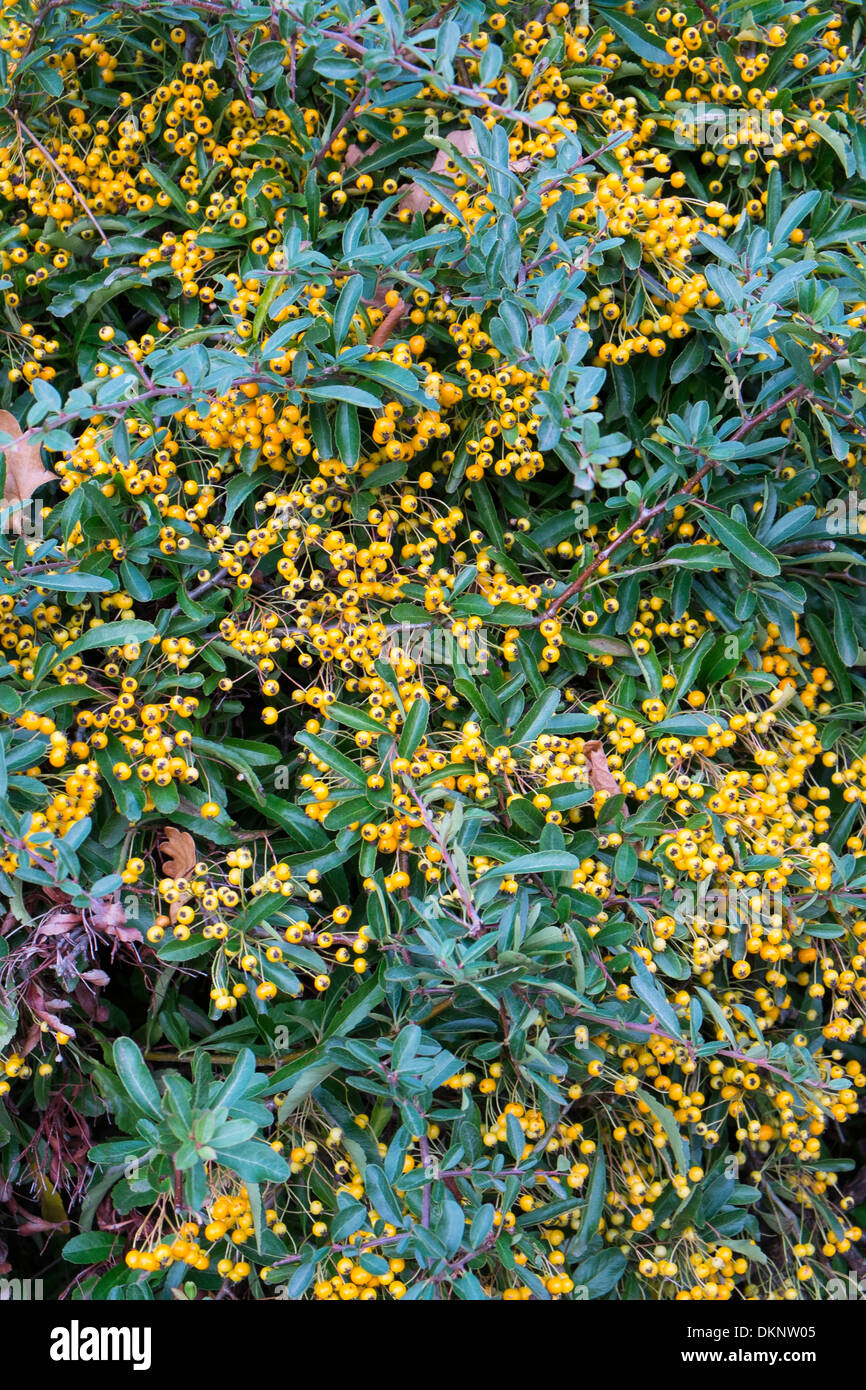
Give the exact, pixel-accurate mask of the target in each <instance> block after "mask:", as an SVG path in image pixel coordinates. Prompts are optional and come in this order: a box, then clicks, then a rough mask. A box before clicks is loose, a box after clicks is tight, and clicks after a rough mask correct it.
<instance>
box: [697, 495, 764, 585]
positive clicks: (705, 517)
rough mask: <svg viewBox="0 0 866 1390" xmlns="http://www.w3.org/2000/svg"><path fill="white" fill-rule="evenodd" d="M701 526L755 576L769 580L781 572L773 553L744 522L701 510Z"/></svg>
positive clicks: (704, 509) (707, 510) (719, 513)
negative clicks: (761, 576) (756, 537)
mask: <svg viewBox="0 0 866 1390" xmlns="http://www.w3.org/2000/svg"><path fill="white" fill-rule="evenodd" d="M701 525H702V526H703V527H704V529H705V530H706V531H709V533H710V535H711V536H715V538H716V540H717V541H721V543H722V545H723V546H724V547H725V549H726V550H728V551H730V553H731V554H732V555H733V557H734V559H735V560H739V561H740V564H742V565H745V566H746V567H747V569H750V570H754V572H755V574H761V575H763V576H764V578H765V579H769V578H771V577H772V576H773V575H775V574H778V573H779V572H780V570H781V568H782V567H781V565H780V564H779V561H778V560H777V559H776V557H775V555H774V554H773V553H772V551H770V550H767V549H766V548H765V547H764V546H763V545H761V544H760V542H759V541H756V540H755V537H754V536H753V535H752V533H751V531H749V530H748V528H747V527H745V526H744V525H743V524H742V522H740V521H735V520H734V518H733V517H730V516H723V515H722V513H721V512H715V511H710V510H709V508H701Z"/></svg>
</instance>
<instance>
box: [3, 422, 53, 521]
mask: <svg viewBox="0 0 866 1390" xmlns="http://www.w3.org/2000/svg"><path fill="white" fill-rule="evenodd" d="M0 431H2V432H3V433H4V434H11V435H12V436H13V437H14V438H15V439H18V438H19V437H20V435H21V433H22V431H21V426H20V425H19V423H18V421H17V420H16V419H15V416H14V415H10V414H9V411H8V410H0ZM0 453H3V454H5V456H6V480H5V482H4V484H3V506H4V507H11V506H14V505H15V503H18V502H29V500H30V498H31V497H32V496H33V494H34V492H35V491H36V489H37V488H38V487H41V486H42V484H43V483H49V482H52V481H53V480H54V476H55V475H54V474H53V473H52V472H51V471H50V470H49V469H47V468H46V467H45V465H44V464H43V462H42V450H41V449H40V447H39V445H38V444H34V443H32V442H31V441H30V440H29V439H27V440H25V441H24V442H23V443H22V444H5V445H4V444H0ZM9 524H10V526H11V529H12V530H13V531H15V532H20V531H21V527H22V524H23V513H22V512H21V510H20V509H19V510H18V511H16V512H13V513H12V516H11V518H10V523H9Z"/></svg>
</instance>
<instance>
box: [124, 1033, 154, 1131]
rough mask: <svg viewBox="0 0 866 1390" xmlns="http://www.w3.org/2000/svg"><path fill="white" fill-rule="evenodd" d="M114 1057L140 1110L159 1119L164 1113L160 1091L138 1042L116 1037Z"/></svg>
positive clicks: (125, 1084) (126, 1089)
mask: <svg viewBox="0 0 866 1390" xmlns="http://www.w3.org/2000/svg"><path fill="white" fill-rule="evenodd" d="M112 1057H113V1058H114V1068H115V1071H116V1072H117V1075H118V1077H119V1078H120V1081H121V1084H122V1085H123V1088H124V1090H125V1091H126V1092H127V1094H128V1095H129V1096H130V1097H131V1098H132V1100H133V1101H134V1102H135V1104H136V1105H137V1106H138V1108H139V1110H143V1111H144V1112H145V1114H146V1115H151V1116H153V1118H154V1119H158V1118H159V1116H160V1114H161V1113H162V1104H161V1101H160V1096H159V1091H158V1090H157V1088H156V1082H155V1081H154V1079H153V1077H152V1076H151V1074H150V1070H149V1069H148V1066H147V1063H146V1062H145V1060H144V1058H143V1057H142V1055H141V1051H140V1049H139V1048H138V1046H137V1045H136V1043H134V1042H133V1040H132V1038H116V1039H115V1041H114V1046H113V1047H112Z"/></svg>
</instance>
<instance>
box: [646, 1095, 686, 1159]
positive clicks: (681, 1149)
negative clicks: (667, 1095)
mask: <svg viewBox="0 0 866 1390" xmlns="http://www.w3.org/2000/svg"><path fill="white" fill-rule="evenodd" d="M635 1095H636V1096H639V1097H640V1099H641V1100H642V1101H643V1102H644V1104H645V1105H646V1106H647V1107H648V1108H649V1110H650V1112H651V1114H653V1115H655V1117H656V1119H657V1120H658V1122H659V1124H660V1125H661V1127H662V1129H663V1130H664V1132H665V1134H666V1135H667V1137H668V1139H669V1140H670V1146H671V1151H672V1152H673V1155H674V1160H675V1162H676V1165H677V1171H678V1172H679V1173H680V1174H681V1176H682V1177H686V1175H687V1174H688V1170H689V1161H688V1156H687V1154H686V1147H685V1144H684V1143H683V1136H682V1134H681V1133H680V1129H679V1125H678V1124H677V1122H676V1120H675V1119H674V1117H673V1115H672V1113H671V1111H670V1110H668V1108H667V1106H665V1105H661V1104H659V1102H658V1101H657V1100H656V1099H655V1097H654V1096H651V1095H650V1093H649V1091H645V1090H644V1089H643V1087H641V1086H639V1087H638V1089H637V1090H636V1091H635Z"/></svg>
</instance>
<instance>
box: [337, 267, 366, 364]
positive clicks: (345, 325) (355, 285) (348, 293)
mask: <svg viewBox="0 0 866 1390" xmlns="http://www.w3.org/2000/svg"><path fill="white" fill-rule="evenodd" d="M363 290H364V280H363V277H362V276H361V275H350V276H349V279H348V280H347V281H346V283H345V285H344V286H343V288H342V290H341V291H340V298H339V299H338V300H337V307H336V309H335V310H334V342H335V343H336V345H337V347H338V348H339V347H342V345H343V343H344V342H345V341H346V339H347V338H348V336H349V329H350V328H351V326H352V318H353V316H354V313H355V310H356V309H357V307H358V305H359V304H360V302H361V295H362V293H363Z"/></svg>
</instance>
